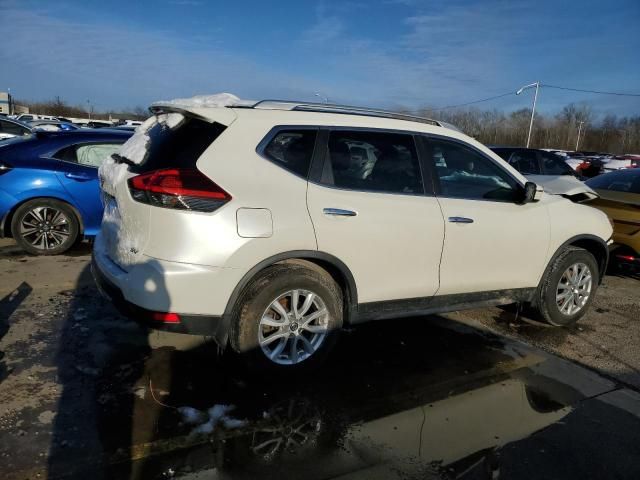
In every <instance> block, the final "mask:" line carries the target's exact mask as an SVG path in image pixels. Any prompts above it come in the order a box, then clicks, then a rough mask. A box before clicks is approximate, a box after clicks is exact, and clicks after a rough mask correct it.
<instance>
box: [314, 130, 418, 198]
mask: <svg viewBox="0 0 640 480" xmlns="http://www.w3.org/2000/svg"><path fill="white" fill-rule="evenodd" d="M328 147H329V148H328V149H327V158H326V160H325V164H324V168H323V172H322V180H321V181H322V183H324V184H326V185H331V186H335V187H339V188H345V189H349V190H361V191H370V192H385V193H405V194H422V193H424V188H423V186H422V176H421V173H420V166H419V163H418V156H417V154H416V147H415V143H414V140H413V136H411V135H406V134H400V133H387V132H375V131H371V132H367V131H342V130H336V131H333V132H331V133H330V135H329V143H328Z"/></svg>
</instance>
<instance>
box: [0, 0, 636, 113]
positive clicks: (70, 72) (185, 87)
mask: <svg viewBox="0 0 640 480" xmlns="http://www.w3.org/2000/svg"><path fill="white" fill-rule="evenodd" d="M0 23H1V24H2V27H1V29H0V31H1V32H2V33H1V34H0V91H4V90H6V89H7V87H10V88H11V91H12V93H13V94H14V95H15V96H16V97H18V98H26V99H32V100H36V99H48V98H52V97H53V96H55V95H60V96H61V97H62V98H64V99H65V100H67V101H70V102H72V103H85V102H86V100H87V99H89V100H90V101H91V103H92V104H94V105H95V106H96V108H97V109H99V110H107V109H116V110H117V109H118V108H124V107H133V106H136V105H141V106H147V105H148V104H149V103H150V102H152V101H155V100H159V99H168V98H175V97H183V96H191V95H195V94H203V93H215V92H221V91H226V92H231V93H235V94H236V95H238V96H241V97H243V98H252V99H260V98H289V99H301V100H312V99H313V98H314V93H315V92H322V94H323V95H326V96H327V97H329V99H330V101H332V102H337V103H350V104H358V105H370V106H378V107H386V108H394V107H402V106H404V107H409V108H415V107H419V106H422V105H429V106H432V107H440V106H445V105H451V104H458V103H464V102H466V101H472V100H476V99H479V98H484V97H489V96H492V95H498V94H501V93H504V92H507V91H512V90H513V91H515V90H516V89H517V88H519V87H520V86H522V85H524V84H528V83H531V82H534V81H536V80H540V81H542V82H543V83H548V84H552V85H561V86H569V87H575V88H583V89H594V90H610V91H621V92H633V93H639V92H640V35H638V25H639V23H640V2H639V1H638V0H628V1H615V0H614V1H610V2H602V1H589V0H566V1H563V0H554V1H546V0H539V1H535V2H534V1H526V2H518V1H502V0H484V1H458V0H449V1H440V0H436V1H417V0H415V1H414V0H375V1H370V2H364V1H362V2H361V1H357V0H356V1H348V0H346V1H337V2H332V1H323V2H312V1H304V0H297V1H280V2H278V1H272V2H265V1H241V0H236V1H234V2H222V1H206V0H155V1H149V0H140V1H133V0H128V1H124V0H113V1H93V0H85V1H70V0H56V1H46V2H44V1H43V2H36V1H31V0H19V1H16V0H0ZM530 101H531V96H530V95H529V94H527V95H521V96H519V97H515V96H510V97H506V98H503V99H500V100H497V101H493V102H486V103H483V104H479V105H478V106H479V107H482V108H494V107H495V108H498V109H505V110H513V109H517V108H522V107H526V106H529V105H530ZM571 101H575V102H587V103H589V104H590V105H591V106H592V107H593V109H594V111H596V112H597V113H605V112H611V113H617V114H640V97H636V98H631V97H627V98H624V97H611V96H597V95H592V94H581V93H576V92H562V91H558V90H551V89H543V91H542V93H541V96H540V103H539V106H540V109H541V110H542V111H547V112H553V111H555V110H557V109H558V108H560V107H561V106H562V105H564V104H566V103H569V102H571Z"/></svg>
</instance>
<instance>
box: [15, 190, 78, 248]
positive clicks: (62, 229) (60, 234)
mask: <svg viewBox="0 0 640 480" xmlns="http://www.w3.org/2000/svg"><path fill="white" fill-rule="evenodd" d="M11 234H12V235H13V238H14V240H15V241H16V242H17V243H18V245H20V247H22V249H24V250H26V251H27V252H29V253H31V254H33V255H59V254H61V253H63V252H66V251H67V250H68V249H69V248H71V247H72V246H73V245H74V244H75V243H76V241H77V240H78V237H79V234H80V224H79V222H78V218H77V217H76V214H75V212H74V211H73V209H72V208H71V207H70V206H69V205H68V204H66V203H64V202H60V201H58V200H54V199H51V198H36V199H34V200H29V201H28V202H25V203H24V204H23V205H20V207H19V208H18V209H17V210H16V211H15V213H14V214H13V218H12V219H11Z"/></svg>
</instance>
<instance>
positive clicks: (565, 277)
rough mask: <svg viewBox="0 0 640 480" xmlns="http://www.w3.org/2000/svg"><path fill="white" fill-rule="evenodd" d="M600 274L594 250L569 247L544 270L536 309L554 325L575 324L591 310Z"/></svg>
mask: <svg viewBox="0 0 640 480" xmlns="http://www.w3.org/2000/svg"><path fill="white" fill-rule="evenodd" d="M599 278H600V272H599V270H598V262H597V261H596V259H595V258H594V256H593V255H592V254H591V253H589V252H588V251H587V250H584V249H582V248H577V247H567V248H566V249H565V250H564V251H563V252H562V253H561V254H560V255H558V257H557V258H556V259H555V260H553V263H552V264H551V265H550V266H549V268H548V269H547V271H546V272H545V275H544V277H543V279H542V282H541V284H540V287H539V288H538V291H537V298H536V302H535V307H536V310H537V311H538V313H539V314H540V316H541V317H542V318H543V319H544V320H545V321H546V322H547V323H549V324H551V325H554V326H557V327H566V326H569V325H573V324H574V323H576V322H577V321H578V320H579V319H580V318H582V317H583V316H584V314H585V313H587V311H588V310H589V306H590V305H591V303H592V302H593V299H594V297H595V294H596V290H597V289H598V280H599Z"/></svg>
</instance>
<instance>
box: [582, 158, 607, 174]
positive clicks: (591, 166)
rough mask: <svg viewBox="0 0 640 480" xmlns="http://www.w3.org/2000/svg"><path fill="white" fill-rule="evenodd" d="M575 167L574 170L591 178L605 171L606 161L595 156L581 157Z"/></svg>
mask: <svg viewBox="0 0 640 480" xmlns="http://www.w3.org/2000/svg"><path fill="white" fill-rule="evenodd" d="M581 160H582V161H581V162H580V164H579V165H578V166H577V167H576V172H578V174H579V175H581V176H582V177H585V178H593V177H597V176H598V175H601V174H603V173H604V172H605V164H606V162H605V161H604V160H602V159H601V158H597V157H583V158H582V159H581Z"/></svg>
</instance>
